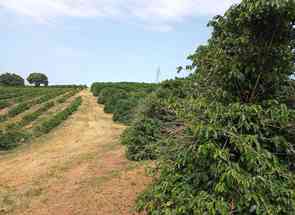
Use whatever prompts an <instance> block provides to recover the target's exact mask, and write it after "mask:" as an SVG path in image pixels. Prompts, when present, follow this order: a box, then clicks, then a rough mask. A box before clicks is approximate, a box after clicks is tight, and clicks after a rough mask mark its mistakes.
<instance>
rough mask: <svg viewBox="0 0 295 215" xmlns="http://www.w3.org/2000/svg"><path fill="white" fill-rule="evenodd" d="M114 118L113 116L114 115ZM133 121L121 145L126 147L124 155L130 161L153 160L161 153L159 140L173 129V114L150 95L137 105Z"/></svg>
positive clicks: (154, 96)
mask: <svg viewBox="0 0 295 215" xmlns="http://www.w3.org/2000/svg"><path fill="white" fill-rule="evenodd" d="M114 116H115V115H114ZM134 118H135V120H134V122H133V123H132V124H131V126H130V127H129V128H127V129H126V130H125V131H124V133H123V135H122V137H121V143H122V144H123V145H126V154H127V157H128V159H130V160H153V159H156V158H158V156H159V151H161V147H162V145H161V140H162V139H163V138H164V137H165V136H168V135H171V133H170V131H171V130H173V128H174V125H175V124H174V123H173V122H174V121H175V120H176V116H175V113H174V112H172V111H170V110H169V108H168V107H167V106H166V104H165V102H163V101H161V100H160V99H158V98H157V96H156V95H154V94H151V95H150V96H149V97H147V98H146V99H145V101H144V102H143V103H142V104H140V105H139V107H138V109H137V112H136V115H135V117H134Z"/></svg>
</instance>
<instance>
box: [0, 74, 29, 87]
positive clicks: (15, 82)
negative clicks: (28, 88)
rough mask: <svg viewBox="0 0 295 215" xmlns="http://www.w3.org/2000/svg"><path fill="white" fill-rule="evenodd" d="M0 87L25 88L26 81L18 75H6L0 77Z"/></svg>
mask: <svg viewBox="0 0 295 215" xmlns="http://www.w3.org/2000/svg"><path fill="white" fill-rule="evenodd" d="M0 85H3V86H24V85H25V80H24V79H23V78H22V77H20V76H19V75H17V74H13V73H5V74H2V75H0Z"/></svg>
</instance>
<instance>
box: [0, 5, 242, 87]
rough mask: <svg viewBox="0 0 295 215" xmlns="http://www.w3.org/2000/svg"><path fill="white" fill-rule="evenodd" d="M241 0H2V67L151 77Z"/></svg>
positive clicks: (56, 75) (80, 78) (59, 80)
mask: <svg viewBox="0 0 295 215" xmlns="http://www.w3.org/2000/svg"><path fill="white" fill-rule="evenodd" d="M237 2H238V0H206V1H204V0H22V1H19V0H0V26H1V28H0V29H1V30H0V34H1V42H0V43H1V46H0V47H1V48H2V51H1V53H0V58H1V61H0V73H3V72H14V73H17V74H20V75H22V76H23V77H26V76H27V75H28V74H29V73H30V72H44V73H46V74H47V75H48V76H49V79H50V82H51V83H52V84H69V83H75V84H91V83H92V82H94V81H140V82H154V81H155V80H156V71H157V68H158V67H159V66H160V68H161V77H160V78H161V80H164V79H168V78H173V77H175V76H176V67H177V66H178V65H183V64H186V63H187V62H186V60H185V59H186V56H187V55H188V54H190V53H191V52H193V51H194V50H195V49H196V48H197V47H198V46H199V45H200V44H203V43H206V41H207V39H208V38H209V36H210V29H209V28H207V27H206V24H207V23H208V21H209V20H210V19H211V18H212V17H213V16H214V15H216V14H222V13H223V12H224V11H225V10H226V8H228V7H229V6H230V5H232V4H233V3H237Z"/></svg>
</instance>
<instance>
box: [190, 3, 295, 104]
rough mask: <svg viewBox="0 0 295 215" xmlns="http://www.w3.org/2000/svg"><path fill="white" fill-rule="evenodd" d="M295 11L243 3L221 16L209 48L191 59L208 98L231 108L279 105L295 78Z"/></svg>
mask: <svg viewBox="0 0 295 215" xmlns="http://www.w3.org/2000/svg"><path fill="white" fill-rule="evenodd" d="M294 5H295V3H294V1H287V0H281V1H263V0H258V1H253V0H244V1H242V3H241V4H238V5H235V6H232V7H231V8H230V9H229V10H228V11H227V12H226V13H225V15H224V16H216V17H215V18H214V19H213V20H212V21H211V22H210V23H209V26H211V27H213V35H212V37H211V39H210V40H209V42H208V45H205V46H201V47H199V48H198V49H197V51H196V52H195V53H194V54H193V55H191V56H190V57H189V59H190V60H192V62H193V63H192V67H193V68H195V75H196V76H197V79H198V84H199V85H200V86H205V89H204V91H205V92H204V93H205V94H207V95H208V94H209V93H211V94H212V96H214V97H216V92H218V95H217V96H218V98H219V97H220V98H223V99H224V100H226V101H229V102H232V101H239V102H246V103H249V102H250V103H254V102H260V101H262V100H264V99H274V98H276V99H279V97H278V95H280V94H282V93H281V92H284V91H285V87H286V82H287V81H288V80H289V77H290V75H292V73H293V72H294V49H295V42H294V41H295V36H294V35H295V33H294V31H295V29H294V17H295V6H294Z"/></svg>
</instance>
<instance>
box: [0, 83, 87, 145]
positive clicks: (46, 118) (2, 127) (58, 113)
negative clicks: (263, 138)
mask: <svg viewBox="0 0 295 215" xmlns="http://www.w3.org/2000/svg"><path fill="white" fill-rule="evenodd" d="M81 90H82V88H54V87H45V88H31V87H22V88H10V87H1V88H0V92H1V98H0V102H2V104H6V105H5V106H2V109H1V111H0V137H1V139H0V150H10V149H13V148H15V147H17V146H19V145H21V144H22V143H24V142H27V141H29V140H31V139H32V138H34V137H38V136H41V135H42V134H45V133H48V132H49V131H50V130H51V129H53V128H54V127H56V126H57V125H58V124H60V123H61V122H62V121H64V120H65V119H66V118H67V117H68V116H69V115H70V114H72V113H73V112H74V111H75V110H76V109H77V108H78V107H79V106H80V104H81V102H82V99H81V97H79V96H77V95H78V93H79V92H80V91H81Z"/></svg>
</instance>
